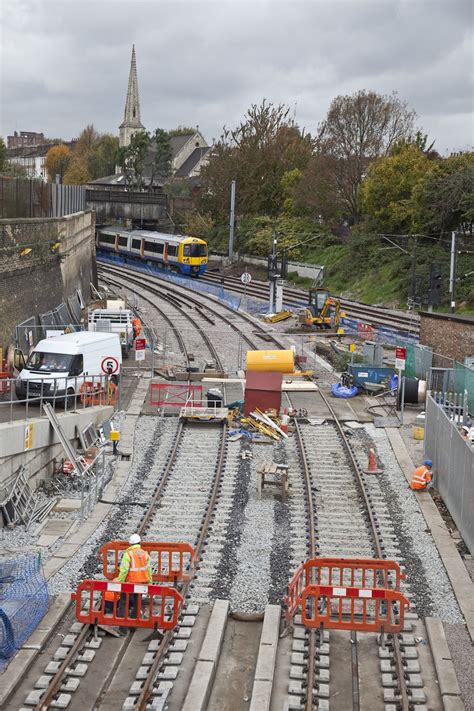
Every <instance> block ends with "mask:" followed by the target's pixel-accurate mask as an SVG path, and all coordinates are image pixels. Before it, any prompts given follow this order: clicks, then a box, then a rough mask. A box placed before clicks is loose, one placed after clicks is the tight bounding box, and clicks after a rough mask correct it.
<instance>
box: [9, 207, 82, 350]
mask: <svg viewBox="0 0 474 711" xmlns="http://www.w3.org/2000/svg"><path fill="white" fill-rule="evenodd" d="M94 226H95V222H94V215H93V213H92V212H90V211H88V212H79V213H76V214H75V215H68V216H67V217H52V218H33V219H16V220H0V250H1V251H0V255H1V256H0V313H1V315H2V317H1V319H0V346H3V347H4V348H5V350H6V347H7V346H8V345H9V344H10V343H13V340H14V333H15V326H16V325H17V324H19V323H21V322H22V321H24V320H25V319H27V318H29V317H30V316H35V315H37V314H39V313H45V312H46V311H49V310H51V309H54V308H56V306H58V305H59V304H60V303H61V302H63V301H65V300H66V298H67V297H68V296H70V295H71V294H73V293H74V292H75V290H76V289H78V288H80V289H81V290H82V293H83V295H84V298H85V299H88V298H89V296H90V282H91V281H92V282H93V283H95V281H96V267H95V245H94ZM58 243H59V244H58ZM27 249H30V250H31V251H30V252H29V253H28V254H25V253H24V251H25V250H27ZM22 252H23V256H21V254H22Z"/></svg>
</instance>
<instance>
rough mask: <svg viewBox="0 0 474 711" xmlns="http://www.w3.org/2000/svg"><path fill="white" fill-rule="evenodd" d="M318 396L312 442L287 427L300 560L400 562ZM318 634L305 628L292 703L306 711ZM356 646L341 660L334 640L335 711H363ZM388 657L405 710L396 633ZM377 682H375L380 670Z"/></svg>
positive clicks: (322, 675)
mask: <svg viewBox="0 0 474 711" xmlns="http://www.w3.org/2000/svg"><path fill="white" fill-rule="evenodd" d="M321 396H322V398H323V399H324V401H325V403H326V406H327V409H328V414H329V416H330V418H331V421H330V422H328V423H326V424H322V425H320V426H319V427H318V436H317V437H315V433H314V427H312V426H309V425H306V424H299V423H298V422H296V423H295V426H296V432H295V434H296V439H297V449H298V454H299V459H300V465H301V470H302V474H303V480H304V488H305V492H306V512H307V513H306V515H307V526H308V531H309V536H308V555H309V557H310V558H315V557H316V556H323V557H324V556H330V557H333V556H335V557H338V556H340V557H352V558H379V559H382V558H390V559H394V560H397V561H399V562H400V563H403V561H402V560H401V551H400V549H399V547H398V544H397V541H396V536H395V534H394V530H393V527H392V526H391V524H390V517H389V515H388V511H387V509H386V506H385V504H384V502H383V500H382V498H381V497H380V495H379V492H377V482H376V480H375V481H374V478H372V479H373V480H372V482H371V481H370V476H369V475H365V474H364V473H363V471H362V469H361V467H360V464H359V462H358V460H357V458H356V456H355V455H354V453H353V450H352V447H351V444H350V443H349V441H348V438H347V436H346V434H345V432H344V428H343V426H342V425H341V423H340V422H339V420H338V419H337V417H336V415H335V413H334V410H333V409H332V407H331V405H330V403H329V401H328V400H327V398H325V396H324V395H323V394H322V393H321ZM342 493H343V495H342ZM325 635H326V636H324V634H323V633H321V632H319V631H315V630H309V632H308V635H307V637H308V645H307V655H305V657H306V656H307V660H306V661H305V662H304V663H303V665H302V667H303V671H304V674H305V683H302V684H301V692H302V695H301V697H299V702H300V703H302V704H304V708H305V709H306V711H312V709H313V708H319V707H320V706H319V704H321V701H323V703H324V699H325V698H327V693H328V692H327V689H328V687H329V674H328V671H327V669H328V659H327V657H329V654H328V655H326V654H321V649H325V651H326V650H327V651H329V649H330V647H331V636H334V633H329V634H328V633H325ZM337 635H338V636H339V638H340V637H341V636H342V637H344V635H345V636H346V637H347V638H349V633H337ZM358 642H359V635H357V634H356V633H355V632H353V633H350V642H349V639H348V640H347V644H346V653H345V655H344V653H343V650H341V648H340V646H341V645H340V639H339V646H338V650H339V651H338V654H339V658H338V660H337V662H336V663H334V662H331V666H333V667H336V668H337V669H339V670H340V672H341V677H342V676H343V670H344V669H346V670H347V669H350V670H351V684H350V685H349V684H348V685H347V686H346V694H345V700H342V697H341V698H340V700H339V704H340V705H338V706H337V708H341V709H344V708H352V709H353V710H354V711H357V710H358V709H360V708H364V707H363V706H361V704H360V697H361V690H360V687H361V686H362V685H364V684H366V681H365V680H364V671H363V667H362V666H361V664H359V662H358ZM373 646H374V650H373V651H374V654H375V655H376V654H377V646H378V641H377V639H376V638H375V635H373ZM293 649H294V653H296V654H298V651H297V650H300V649H301V645H300V639H299V637H297V638H295V640H294V645H293ZM389 656H390V660H391V661H393V665H390V668H391V669H392V673H393V680H394V686H395V689H394V698H396V701H397V704H398V706H397V708H400V709H403V711H408V709H410V708H411V702H410V695H409V693H410V692H409V687H408V685H407V679H406V672H405V668H404V657H403V650H402V647H401V644H400V640H399V638H398V637H397V636H396V635H394V636H392V638H391V640H390V654H389ZM344 657H346V658H344ZM381 668H383V667H381ZM380 679H381V684H382V681H383V680H382V672H380ZM339 681H340V680H339ZM323 682H324V683H323ZM417 683H418V680H417ZM347 690H349V691H347ZM293 691H295V685H294V684H293ZM340 693H341V690H340V689H339V694H340ZM294 695H295V694H293V696H294ZM331 708H332V706H331Z"/></svg>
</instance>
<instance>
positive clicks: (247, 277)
mask: <svg viewBox="0 0 474 711" xmlns="http://www.w3.org/2000/svg"><path fill="white" fill-rule="evenodd" d="M240 281H241V282H242V284H243V285H244V308H245V310H247V284H250V282H251V281H252V275H251V274H250V273H249V272H248V271H247V270H245V272H244V273H243V274H242V276H241V277H240Z"/></svg>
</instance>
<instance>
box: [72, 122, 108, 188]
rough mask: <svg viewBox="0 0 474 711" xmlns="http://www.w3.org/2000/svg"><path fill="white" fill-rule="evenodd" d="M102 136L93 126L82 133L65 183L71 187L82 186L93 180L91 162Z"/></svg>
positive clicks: (89, 126) (87, 127) (90, 125)
mask: <svg viewBox="0 0 474 711" xmlns="http://www.w3.org/2000/svg"><path fill="white" fill-rule="evenodd" d="M99 139H100V136H99V134H98V133H97V131H96V130H95V128H94V126H93V124H89V125H88V126H86V127H85V129H84V130H83V131H82V132H81V134H80V136H79V138H78V139H77V141H76V146H75V149H74V154H73V156H72V158H71V162H70V163H69V166H68V169H67V171H66V173H65V175H64V182H65V183H69V184H70V185H81V184H82V183H87V182H89V180H91V171H90V167H89V162H90V160H91V158H92V156H93V155H94V152H95V150H96V149H97V145H98V142H99Z"/></svg>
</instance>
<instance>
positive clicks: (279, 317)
mask: <svg viewBox="0 0 474 711" xmlns="http://www.w3.org/2000/svg"><path fill="white" fill-rule="evenodd" d="M292 316H293V312H292V311H289V310H288V309H283V311H279V312H278V313H277V314H267V315H266V316H264V317H263V320H264V321H266V322H267V323H278V322H279V321H285V320H286V319H287V318H291V317H292Z"/></svg>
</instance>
